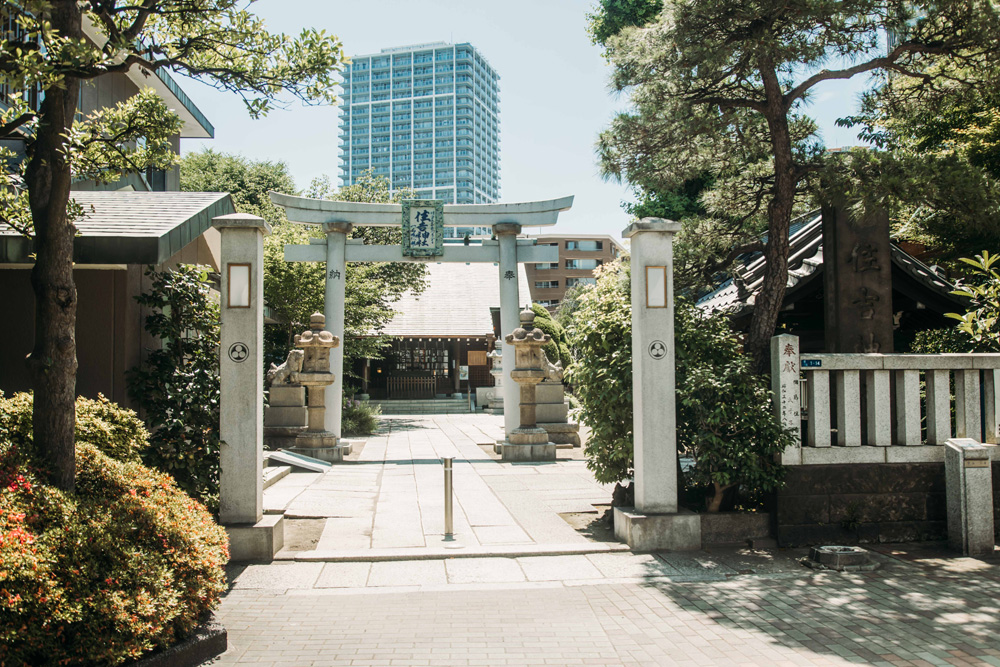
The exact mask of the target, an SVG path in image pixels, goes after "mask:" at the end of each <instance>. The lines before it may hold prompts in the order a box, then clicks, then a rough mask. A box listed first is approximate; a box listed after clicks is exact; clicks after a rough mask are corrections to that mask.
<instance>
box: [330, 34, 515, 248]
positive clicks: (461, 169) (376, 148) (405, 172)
mask: <svg viewBox="0 0 1000 667" xmlns="http://www.w3.org/2000/svg"><path fill="white" fill-rule="evenodd" d="M351 60H352V62H351V65H350V66H349V67H348V68H347V70H346V71H345V72H344V81H343V88H344V92H343V105H342V107H341V116H340V146H341V150H342V152H341V166H340V181H341V185H350V184H352V183H354V182H355V181H356V180H357V179H358V178H359V177H360V176H361V174H362V173H364V172H365V171H366V170H368V169H371V170H373V171H374V173H375V174H376V175H377V176H385V177H386V178H388V179H389V181H390V183H391V187H392V189H393V191H396V190H399V189H401V188H412V189H413V190H415V191H416V193H417V196H418V197H420V198H423V199H440V200H442V201H444V202H445V203H447V204H487V203H492V202H495V201H497V200H498V199H499V198H500V123H499V113H500V111H499V110H500V107H499V104H500V102H499V98H500V92H499V91H500V88H499V81H500V77H499V76H498V75H497V73H496V71H495V70H494V69H493V68H492V67H491V66H490V64H489V63H488V62H487V61H486V59H485V58H484V57H483V56H482V55H481V54H480V53H479V52H478V51H476V49H475V48H473V46H472V45H470V44H466V43H463V44H447V43H444V42H436V43H432V44H417V45H413V46H401V47H395V48H387V49H382V51H381V52H379V53H377V54H371V55H362V56H353V57H352V59H351ZM458 236H459V237H460V238H461V236H462V235H458Z"/></svg>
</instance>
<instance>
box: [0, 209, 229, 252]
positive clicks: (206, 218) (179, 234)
mask: <svg viewBox="0 0 1000 667" xmlns="http://www.w3.org/2000/svg"><path fill="white" fill-rule="evenodd" d="M70 196H71V198H72V199H73V200H75V201H76V203H77V204H79V205H80V206H81V207H82V208H83V217H82V218H81V219H79V220H77V221H76V227H77V230H78V234H77V237H76V239H75V240H74V243H73V261H75V262H76V263H78V264H160V263H162V262H165V261H166V260H167V259H169V258H170V257H172V256H173V255H174V254H176V253H177V252H179V251H180V250H181V249H182V248H184V246H186V245H187V244H188V243H190V242H191V241H193V240H195V239H196V238H198V237H199V236H201V235H202V234H204V233H205V231H206V230H207V229H208V228H209V227H211V226H212V218H214V217H216V216H220V215H226V214H229V213H233V212H234V211H235V209H234V208H233V202H232V199H231V198H230V196H229V194H228V193H225V192H122V191H105V192H72V193H70ZM32 252H33V248H32V242H31V241H30V240H29V239H26V238H24V237H23V236H21V235H19V234H17V233H16V232H14V231H13V230H11V229H9V228H7V227H5V226H4V225H2V224H0V263H10V264H18V263H30V262H31V261H32V260H31V253H32Z"/></svg>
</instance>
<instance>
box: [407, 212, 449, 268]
mask: <svg viewBox="0 0 1000 667" xmlns="http://www.w3.org/2000/svg"><path fill="white" fill-rule="evenodd" d="M402 209H403V244H402V245H403V255H404V256H406V257H436V256H439V255H442V254H443V253H444V202H442V201H440V200H437V199H404V200H403V201H402Z"/></svg>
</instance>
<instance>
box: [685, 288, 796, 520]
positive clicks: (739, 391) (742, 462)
mask: <svg viewBox="0 0 1000 667" xmlns="http://www.w3.org/2000/svg"><path fill="white" fill-rule="evenodd" d="M674 324H675V329H674V346H675V348H676V350H677V352H676V363H677V404H676V407H677V443H678V447H679V448H680V449H681V450H682V452H683V454H684V455H687V456H690V457H691V458H692V459H694V467H693V468H692V469H691V470H690V471H688V473H687V480H686V481H687V482H688V484H689V485H695V486H698V485H707V486H711V487H713V488H714V494H713V495H712V497H711V499H710V500H709V503H708V511H710V512H717V511H719V509H720V508H721V503H722V501H723V498H724V494H725V492H726V490H727V489H729V488H732V487H740V488H741V489H743V490H744V492H745V493H746V495H749V496H759V495H760V493H761V492H768V491H772V490H774V489H776V488H778V487H779V486H780V485H781V480H782V477H783V474H784V470H783V468H782V467H781V464H780V463H778V460H779V459H778V457H779V455H780V454H781V452H782V451H784V449H785V447H788V446H790V445H791V444H793V442H794V438H793V435H792V433H791V432H789V431H786V430H785V429H784V428H783V427H782V425H781V422H780V421H779V420H778V418H777V417H776V416H775V410H774V406H773V405H772V404H771V391H770V388H769V386H768V383H767V380H766V378H764V377H762V376H760V375H756V374H754V372H753V369H752V367H751V362H750V359H749V358H748V357H747V355H746V354H744V353H743V346H742V344H741V342H740V340H739V339H738V337H737V336H736V334H734V333H733V331H732V329H731V327H730V324H729V319H728V318H727V317H726V316H725V315H724V314H721V313H715V314H712V315H705V314H704V313H703V312H702V311H701V310H700V309H699V308H698V307H697V306H695V305H694V304H693V303H691V302H690V301H688V300H687V299H683V298H680V299H677V300H676V301H675V317H674Z"/></svg>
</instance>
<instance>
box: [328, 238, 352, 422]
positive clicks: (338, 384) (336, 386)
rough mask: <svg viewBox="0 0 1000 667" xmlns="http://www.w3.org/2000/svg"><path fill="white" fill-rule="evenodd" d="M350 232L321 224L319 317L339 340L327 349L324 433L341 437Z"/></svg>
mask: <svg viewBox="0 0 1000 667" xmlns="http://www.w3.org/2000/svg"><path fill="white" fill-rule="evenodd" d="M352 229H354V225H352V224H351V223H349V222H326V223H323V231H324V232H326V298H325V299H324V303H323V314H324V315H325V316H326V326H325V327H324V328H325V329H326V330H327V331H329V332H330V333H332V334H333V335H334V336H336V337H337V339H338V340H340V341H341V343H340V345H338V346H337V347H335V348H333V349H332V350H330V372H331V373H333V375H334V377H335V378H336V379H335V380H334V383H333V384H332V385H330V386H329V387H327V389H326V421H325V422H324V426H325V428H326V430H327V431H328V432H330V433H333V434H334V435H336V436H337V438H338V439H340V437H341V435H342V434H341V432H340V418H341V412H342V410H343V406H344V341H345V340H346V339H345V338H344V298H345V292H344V282H345V281H346V280H347V235H348V234H350V233H351V230H352Z"/></svg>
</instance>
